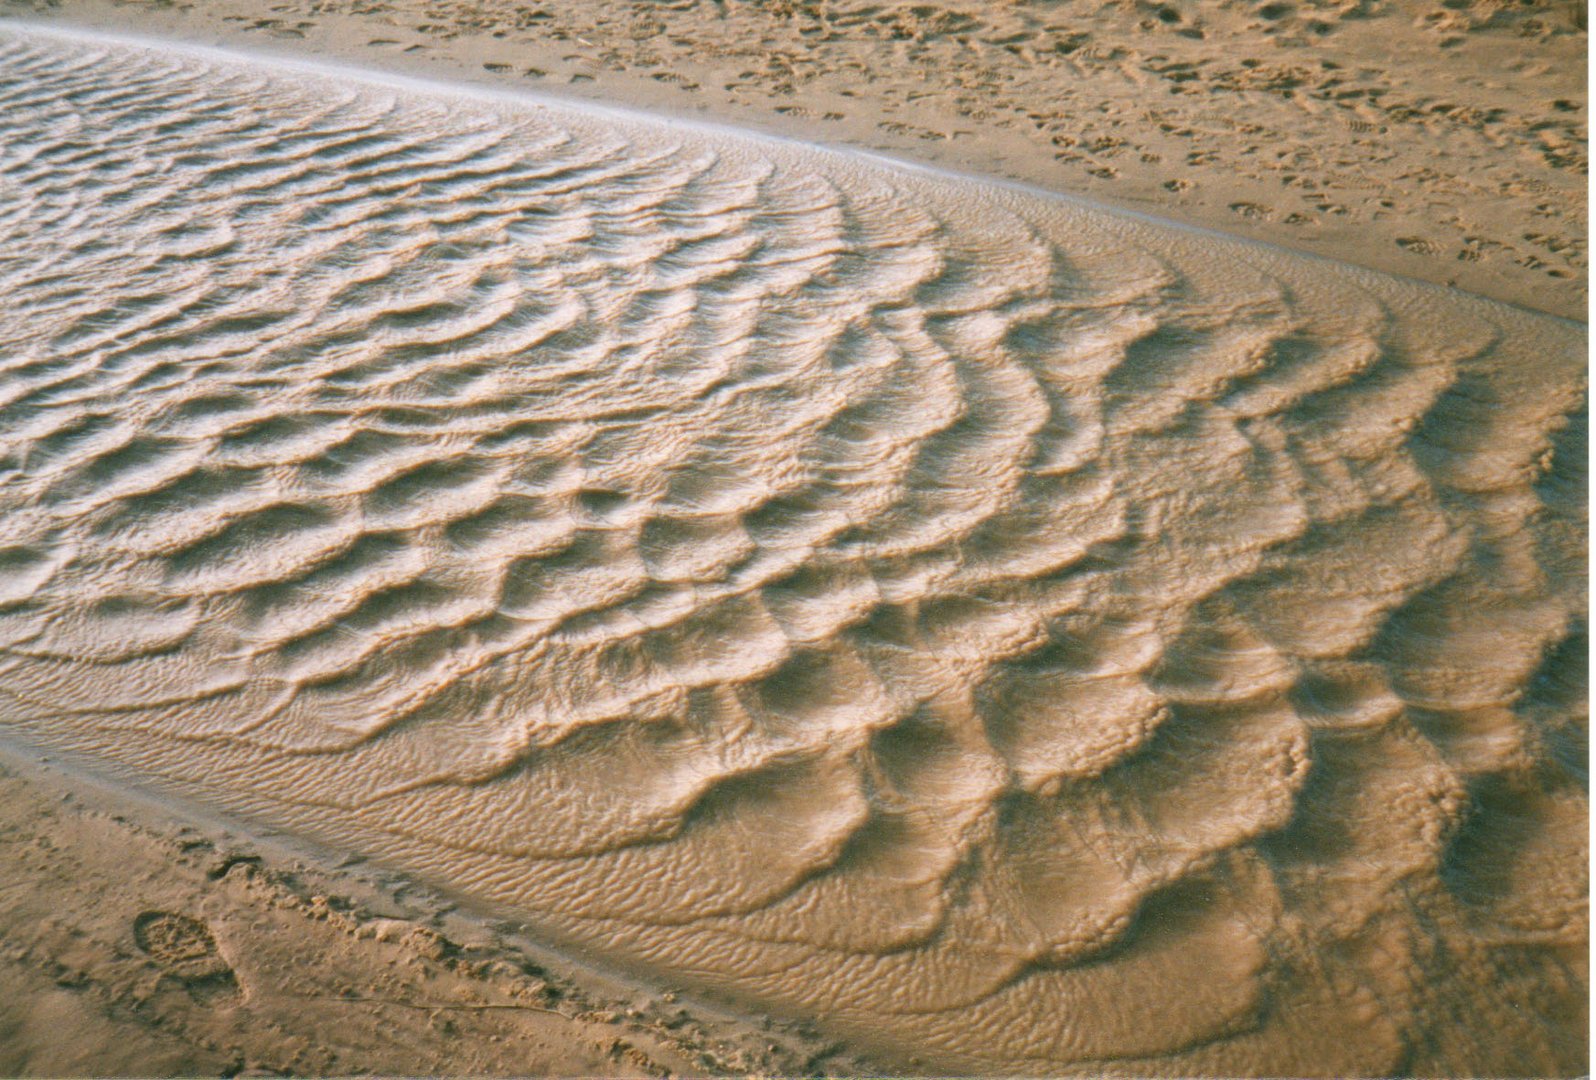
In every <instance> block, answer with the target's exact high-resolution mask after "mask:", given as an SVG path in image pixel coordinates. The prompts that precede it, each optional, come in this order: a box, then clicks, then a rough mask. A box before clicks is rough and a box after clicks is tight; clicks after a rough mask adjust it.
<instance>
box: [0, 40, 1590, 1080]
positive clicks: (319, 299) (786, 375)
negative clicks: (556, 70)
mask: <svg viewBox="0 0 1596 1080" xmlns="http://www.w3.org/2000/svg"><path fill="white" fill-rule="evenodd" d="M0 192H3V193H4V196H3V199H0V230H3V236H4V244H3V245H0V280H3V282H4V295H5V297H6V304H5V306H4V308H3V310H0V340H3V341H4V343H5V345H4V349H3V351H0V365H3V366H0V567H3V570H0V647H3V650H4V651H3V657H0V720H3V721H4V723H5V725H6V727H7V728H9V729H11V730H13V731H16V732H20V733H22V734H23V735H24V736H25V737H27V738H29V739H31V740H33V741H36V742H42V743H44V744H46V745H52V746H58V747H62V748H67V749H71V750H75V751H81V752H86V753H88V754H90V755H92V756H94V757H96V758H98V759H100V760H103V761H107V762H110V763H113V764H115V765H118V766H120V767H123V768H126V769H129V770H131V771H132V772H133V773H134V774H136V775H139V776H143V777H146V778H150V779H154V780H158V781H160V782H162V783H164V784H166V785H168V786H170V787H172V788H175V789H176V790H178V791H181V792H184V793H186V794H189V795H191V796H197V797H199V798H202V799H204V800H207V801H210V802H212V803H215V804H218V805H221V806H225V807H229V808H232V809H234V810H239V811H244V812H248V813H251V814H254V815H257V816H258V817H260V818H262V819H264V820H267V821H270V822H273V823H278V824H282V825H286V826H289V827H293V828H297V829H300V830H302V831H305V832H306V833H308V834H310V835H312V836H316V837H319V838H321V839H323V840H328V841H331V842H334V843H338V844H343V845H347V846H352V847H356V848H358V849H360V850H362V851H365V852H369V853H372V854H374V855H377V856H380V857H382V858H384V859H386V860H388V861H389V862H391V863H393V864H395V865H398V866H401V867H404V868H407V869H409V870H411V871H413V872H416V873H418V874H420V875H422V876H424V877H427V878H428V879H430V880H432V881H435V882H438V883H441V884H443V885H446V886H448V887H449V888H451V889H453V890H455V891H457V892H458V893H460V894H463V895H465V896H468V897H472V898H476V899H478V900H483V901H490V902H493V903H495V904H503V905H508V906H510V907H512V908H514V909H515V910H517V911H521V912H524V913H526V914H527V915H529V916H530V917H532V918H534V919H535V920H536V922H537V924H538V925H539V926H542V927H543V928H544V929H545V931H546V932H548V933H550V934H554V935H558V936H560V937H563V938H565V939H567V940H571V941H575V942H580V943H583V944H586V945H590V946H594V947H597V948H600V949H602V950H604V951H605V952H606V954H607V955H610V956H613V957H615V958H617V959H619V960H622V961H625V962H626V963H628V964H631V965H634V966H640V967H642V968H643V969H645V970H648V971H651V972H654V973H657V974H658V975H660V976H661V977H664V978H669V979H671V980H673V981H686V982H690V983H693V984H696V985H698V986H700V987H707V988H711V989H715V990H718V991H720V992H722V993H725V994H732V995H737V996H740V997H743V998H745V999H746V1000H749V1001H751V1002H752V1003H754V1004H755V1005H757V1006H760V1007H769V1008H776V1009H783V1010H788V1011H791V1012H795V1013H800V1014H809V1015H814V1016H817V1017H820V1018H821V1019H822V1020H823V1021H824V1022H825V1023H826V1024H829V1025H830V1026H831V1028H832V1029H833V1030H835V1031H837V1032H839V1033H841V1034H844V1035H852V1036H854V1037H858V1038H862V1039H864V1040H865V1041H867V1042H868V1043H869V1044H871V1045H874V1046H876V1047H878V1048H883V1049H885V1050H887V1051H889V1052H894V1053H896V1054H897V1055H898V1056H899V1060H903V1061H911V1060H918V1061H920V1062H921V1067H923V1068H961V1069H980V1070H1001V1071H1026V1072H1063V1071H1068V1070H1070V1069H1072V1068H1079V1069H1091V1070H1100V1069H1102V1068H1104V1067H1107V1068H1109V1069H1111V1070H1114V1071H1130V1072H1140V1073H1147V1072H1163V1071H1179V1072H1195V1071H1205V1070H1218V1071H1224V1072H1231V1073H1241V1072H1250V1071H1267V1072H1274V1073H1307V1072H1324V1071H1333V1072H1341V1073H1347V1072H1370V1071H1384V1070H1393V1069H1407V1070H1419V1071H1422V1070H1426V1069H1430V1070H1440V1071H1450V1072H1487V1073H1502V1072H1522V1071H1528V1072H1536V1073H1556V1072H1578V1071H1581V1069H1582V1068H1583V1060H1584V1053H1585V1038H1584V1031H1585V1027H1584V1007H1585V1006H1584V995H1585V991H1586V973H1585V970H1584V963H1585V961H1584V942H1585V940H1586V933H1587V931H1586V918H1587V915H1586V910H1585V891H1586V854H1585V843H1586V841H1585V830H1586V815H1587V811H1586V794H1585V777H1586V772H1585V753H1586V750H1585V747H1586V741H1585V740H1586V736H1585V728H1586V721H1585V707H1586V686H1585V655H1586V650H1587V645H1586V636H1585V629H1584V621H1583V617H1584V616H1583V613H1584V610H1585V602H1586V601H1585V583H1584V576H1583V575H1584V566H1583V559H1584V552H1585V544H1586V532H1585V524H1584V469H1585V464H1584V461H1585V421H1584V418H1583V416H1584V413H1583V407H1584V406H1583V370H1582V364H1583V355H1584V349H1585V332H1584V329H1583V327H1580V326H1576V325H1574V324H1571V323H1566V322H1561V321H1558V320H1555V319H1551V318H1548V317H1542V316H1535V315H1531V314H1528V313H1525V312H1521V311H1518V310H1515V309H1511V308H1507V307H1504V306H1500V305H1495V304H1492V303H1489V302H1486V301H1481V300H1476V299H1473V298H1470V297H1467V296H1463V295H1460V294H1456V293H1448V292H1446V291H1443V290H1438V289H1433V288H1429V287H1425V286H1419V285H1415V284H1411V283H1404V282H1400V281H1397V280H1395V279H1389V278H1385V277H1381V276H1379V275H1375V274H1372V273H1367V272H1363V271H1358V270H1354V269H1351V268H1346V267H1340V266H1336V265H1333V264H1329V263H1323V262H1317V261H1311V260H1307V259H1304V258H1301V257H1297V256H1292V255H1288V254H1286V253H1283V252H1278V251H1274V250H1270V249H1266V248H1262V247H1258V246H1253V245H1244V244H1240V243H1232V242H1229V241H1226V240H1222V239H1220V238H1217V237H1212V236H1206V235H1201V234H1197V233H1191V232H1183V231H1178V230H1176V229H1174V228H1169V227H1164V226H1161V225H1158V224H1156V223H1150V222H1145V221H1138V220H1133V219H1131V218H1128V217H1120V216H1114V215H1111V214H1108V213H1104V212H1100V211H1097V210H1094V209H1090V208H1084V207H1081V206H1078V205H1075V204H1073V203H1069V202H1066V201H1063V200H1056V199H1047V198H1042V197H1040V196H1034V195H1031V194H1028V193H1024V192H1018V191H1013V190H1004V189H998V188H990V187H986V186H983V185H979V184H976V183H973V182H967V181H962V180H958V179H954V178H946V177H938V176H932V175H921V174H913V173H909V172H906V171H900V170H894V169H890V168H887V167H882V166H879V165H876V164H873V163H868V162H863V161H860V160H858V159H854V158H848V157H844V156H839V155H831V154H826V153H820V152H812V151H806V150H804V149H802V148H799V147H796V146H791V145H786V144H779V143H774V142H768V141H758V140H753V139H744V138H741V137H739V136H736V135H733V134H728V133H724V132H716V131H712V130H700V129H695V128H688V127H685V126H674V125H667V124H663V123H652V122H647V121H643V120H637V119H628V118H622V117H615V116H607V115H604V114H600V113H593V112H581V111H577V110H568V109H564V108H561V107H555V106H550V105H548V104H546V103H537V102H532V101H520V100H514V99H488V98H474V97H470V96H464V95H458V94H449V93H445V92H442V91H439V90H427V89H425V88H418V87H416V86H410V85H405V86H398V85H391V84H382V83H374V82H365V81H361V80H358V79H353V78H349V77H346V76H341V75H332V74H314V73H311V72H308V71H305V70H297V69H288V68H278V67H274V66H270V65H264V64H260V63H255V62H246V61H243V60H235V59H228V58H223V57H219V56H217V55H215V54H199V53H191V52H185V51H181V50H157V49H151V48H147V47H143V46H136V45H132V44H127V43H116V42H107V41H103V40H95V41H90V40H84V39H73V38H70V37H64V36H55V35H45V34H39V33H34V32H31V31H26V30H19V29H16V28H8V29H6V30H5V31H4V32H3V33H0ZM911 1054H913V1055H916V1056H917V1057H916V1058H915V1059H911V1058H910V1055H911Z"/></svg>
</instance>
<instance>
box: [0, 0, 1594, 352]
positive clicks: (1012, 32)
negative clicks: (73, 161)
mask: <svg viewBox="0 0 1596 1080" xmlns="http://www.w3.org/2000/svg"><path fill="white" fill-rule="evenodd" d="M4 11H10V12H13V13H16V14H20V15H48V16H49V17H51V18H53V19H61V20H66V21H70V22H74V23H81V24H84V25H89V26H99V27H103V28H107V29H144V30H148V31H150V32H159V33H162V34H167V35H171V36H175V37H179V38H184V39H188V40H198V41H203V42H210V43H218V44H220V43H232V44H243V45H248V46H251V47H256V48H265V49H273V50H277V51H281V52H283V53H285V54H288V55H306V54H310V55H321V56H328V57H334V58H339V59H344V60H350V61H355V62H364V63H375V64H379V65H381V66H383V67H385V68H388V69H392V70H405V71H413V72H418V73H432V74H436V75H440V76H444V77H447V78H450V79H461V78H467V79H478V80H484V81H487V82H489V83H491V84H493V85H497V86H503V87H530V88H535V89H538V90H540V91H553V92H557V93H559V94H562V95H567V96H576V97H583V98H587V99H590V100H594V101H598V102H611V103H614V102H620V103H626V104H631V105H638V106H644V107H647V108H650V109H658V110H665V111H669V112H676V113H684V114H689V115H693V114H696V115H703V116H706V117H715V118H720V119H727V120H731V121H734V122H736V123H737V124H739V125H744V126H750V127H755V128H760V129H764V130H768V131H774V132H777V133H781V134H785V135H789V136H792V137H795V138H799V139H804V140H806V141H815V142H824V143H832V144H844V145H851V146H857V147H864V148H872V149H878V150H888V151H891V152H893V153H895V154H898V155H904V156H909V157H912V158H915V159H918V160H923V161H926V162H930V163H933V164H938V165H943V166H946V167H950V168H955V169H961V170H965V171H971V172H974V173H977V174H980V175H983V176H1005V177H1009V178H1012V179H1018V180H1023V181H1026V182H1028V183H1033V184H1037V185H1040V186H1042V187H1046V188H1049V189H1051V190H1055V191H1060V192H1064V193H1066V194H1073V195H1082V194H1084V195H1088V196H1090V197H1092V198H1095V199H1099V200H1102V201H1105V202H1107V203H1110V204H1112V205H1116V206H1120V207H1125V208H1129V209H1140V210H1146V211H1148V212H1151V213H1155V214H1158V215H1160V216H1163V217H1169V218H1173V219H1176V220H1180V221H1184V222H1187V223H1190V224H1197V225H1204V226H1208V227H1212V228H1216V229H1220V230H1223V231H1226V232H1230V233H1234V234H1237V235H1242V236H1250V237H1254V238H1258V239H1265V240H1269V241H1271V242H1273V243H1277V244H1283V245H1286V246H1289V247H1294V248H1297V249H1299V250H1303V251H1308V252H1312V253H1315V254H1321V255H1327V256H1330V257H1333V258H1337V259H1342V260H1345V261H1348V262H1352V263H1356V264H1358V265H1361V266H1371V267H1374V268H1376V269H1380V270H1385V271H1388V272H1390V273H1394V274H1401V275H1405V276H1411V277H1417V278H1421V279H1423V280H1426V281H1432V282H1435V283H1437V284H1443V285H1455V286H1456V287H1458V288H1460V289H1463V290H1465V291H1468V292H1475V293H1480V294H1483V295H1486V296H1491V297H1494V298H1496V299H1500V300H1506V301H1510V302H1512V303H1517V304H1523V305H1525V306H1528V307H1532V308H1535V309H1537V310H1541V311H1549V312H1552V313H1554V314H1558V315H1562V316H1564V317H1567V318H1573V319H1579V320H1581V321H1583V320H1584V319H1585V318H1586V299H1587V287H1586V282H1587V278H1588V272H1589V261H1588V259H1589V252H1588V250H1587V241H1586V233H1587V230H1588V215H1587V212H1586V195H1585V189H1586V184H1587V177H1588V166H1589V159H1588V154H1587V151H1586V138H1587V113H1586V90H1585V70H1586V33H1585V28H1584V4H1583V3H1581V2H1579V0H1400V2H1398V0H1210V2H1205V3H1202V4H1191V3H1175V4H1163V3H1155V2H1151V0H1029V2H1018V0H999V2H993V3H982V4H965V5H952V4H941V3H914V2H909V0H900V2H886V3H867V2H865V0H858V2H853V0H761V2H757V3H756V2H753V0H580V2H570V0H562V2H560V3H533V2H530V0H528V2H525V3H508V2H484V0H397V2H385V3H380V4H378V3H367V2H362V0H279V2H277V3H273V4H270V5H262V4H258V3H248V2H244V0H206V2H204V3H194V2H191V0H176V2H171V0H163V2H143V0H135V2H127V0H4V3H0V12H4Z"/></svg>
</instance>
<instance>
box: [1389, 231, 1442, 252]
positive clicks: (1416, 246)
mask: <svg viewBox="0 0 1596 1080" xmlns="http://www.w3.org/2000/svg"><path fill="white" fill-rule="evenodd" d="M1396 246H1397V247H1399V248H1401V249H1402V250H1403V251H1411V252H1412V253H1413V254H1415V255H1439V254H1441V247H1440V245H1439V244H1437V243H1436V242H1435V241H1433V240H1427V239H1425V238H1424V237H1422V236H1399V237H1397V241H1396Z"/></svg>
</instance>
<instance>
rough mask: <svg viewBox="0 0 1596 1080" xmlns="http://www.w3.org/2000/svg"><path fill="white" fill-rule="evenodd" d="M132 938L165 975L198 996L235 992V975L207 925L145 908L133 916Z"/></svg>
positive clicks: (187, 917)
mask: <svg viewBox="0 0 1596 1080" xmlns="http://www.w3.org/2000/svg"><path fill="white" fill-rule="evenodd" d="M133 940H134V941H135V942H137V943H138V947H139V948H140V949H142V950H143V951H144V952H145V953H147V954H148V955H149V957H150V959H151V960H154V961H155V963H156V964H157V965H158V966H159V967H160V968H161V969H162V970H163V971H165V972H166V973H167V974H168V975H171V976H172V977H173V978H175V979H177V980H178V981H179V982H181V983H182V984H183V985H184V987H186V988H187V989H188V991H189V993H190V994H192V995H194V997H196V998H198V999H201V1000H211V999H215V998H219V997H227V996H230V995H232V994H236V993H237V992H238V979H237V977H236V976H234V974H233V969H232V967H230V966H229V965H228V963H227V961H226V960H224V959H223V958H222V953H221V950H220V949H218V948H217V947H216V938H215V937H214V936H213V935H212V934H211V931H210V927H208V926H206V925H205V924H204V923H202V922H200V921H199V920H198V919H194V918H190V917H189V916H187V915H179V914H176V913H175V912H170V911H146V912H143V913H142V914H140V915H139V916H138V918H136V919H134V920H133Z"/></svg>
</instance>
